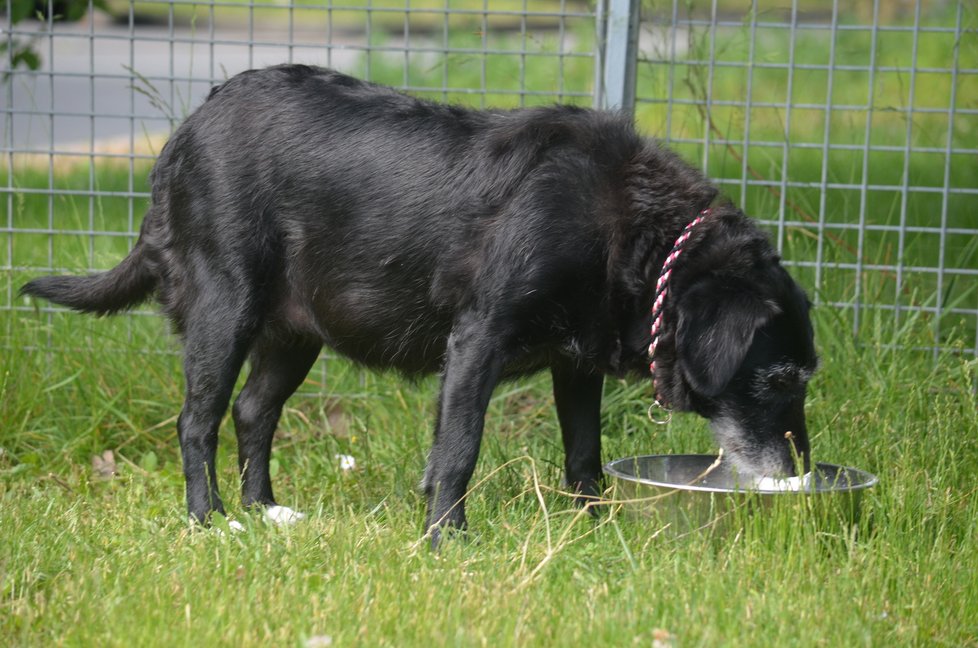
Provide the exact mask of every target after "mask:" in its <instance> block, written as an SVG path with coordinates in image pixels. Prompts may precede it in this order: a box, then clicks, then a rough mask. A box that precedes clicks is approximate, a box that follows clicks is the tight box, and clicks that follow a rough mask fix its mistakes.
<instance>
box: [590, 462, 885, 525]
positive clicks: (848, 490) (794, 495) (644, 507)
mask: <svg viewBox="0 0 978 648" xmlns="http://www.w3.org/2000/svg"><path fill="white" fill-rule="evenodd" d="M604 472H605V474H607V475H608V476H609V477H610V478H611V481H612V484H613V486H614V492H613V498H614V500H615V501H618V502H620V504H621V506H622V508H623V510H624V511H626V512H629V513H633V514H637V515H640V516H643V517H652V518H654V519H655V520H656V521H657V522H658V523H660V524H661V525H662V526H661V527H660V529H661V530H662V531H664V532H666V533H667V534H668V535H676V534H683V533H688V532H690V531H694V530H696V529H700V528H711V529H728V528H730V527H734V526H737V527H739V526H740V524H738V522H742V521H743V520H744V519H745V518H744V517H742V516H741V513H747V514H753V513H754V512H756V511H757V510H758V509H763V508H767V507H771V506H774V505H782V504H789V505H796V504H799V503H800V504H802V505H805V506H808V507H809V508H810V510H812V511H813V512H816V513H818V514H819V515H822V516H825V519H826V521H832V522H836V521H838V522H841V523H842V524H844V525H851V524H855V523H857V522H858V521H859V519H860V514H861V500H862V494H863V492H864V491H865V490H866V489H869V488H872V487H873V486H875V485H876V483H877V481H878V480H877V478H876V476H875V475H871V474H870V473H868V472H865V471H862V470H858V469H856V468H848V467H845V466H836V465H833V464H826V463H818V464H816V465H815V469H814V470H813V471H812V473H811V477H810V478H809V479H808V480H806V483H805V485H804V486H801V487H799V488H798V489H797V490H792V489H788V490H786V489H783V488H771V487H766V486H763V485H762V486H759V485H758V484H759V483H763V482H760V481H759V479H758V478H757V477H755V476H751V475H744V474H738V473H737V471H736V470H735V469H734V468H733V466H732V464H731V463H730V462H724V461H719V462H718V461H717V456H716V455H646V456H640V457H626V458H624V459H617V460H615V461H612V462H611V463H609V464H607V465H606V466H605V467H604Z"/></svg>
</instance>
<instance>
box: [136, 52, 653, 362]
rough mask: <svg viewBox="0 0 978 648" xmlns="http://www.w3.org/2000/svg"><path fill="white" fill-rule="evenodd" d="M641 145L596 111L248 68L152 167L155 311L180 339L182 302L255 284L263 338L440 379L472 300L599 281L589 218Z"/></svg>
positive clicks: (614, 119) (597, 234)
mask: <svg viewBox="0 0 978 648" xmlns="http://www.w3.org/2000/svg"><path fill="white" fill-rule="evenodd" d="M642 145H643V144H642V142H641V140H640V139H639V138H638V137H637V136H636V135H635V134H634V132H633V130H632V128H631V126H630V125H629V124H628V122H627V120H626V119H624V118H621V117H618V116H615V115H609V114H606V113H596V112H593V111H589V110H582V109H575V108H570V107H566V106H564V107H557V106H554V107H548V108H536V109H527V110H516V111H471V110H466V109H462V108H458V107H454V106H445V105H441V104H435V103H429V102H425V101H422V100H419V99H416V98H412V97H408V96H405V95H403V94H400V93H397V92H395V91H393V90H390V89H389V88H385V87H382V86H376V85H372V84H368V83H365V82H362V81H358V80H355V79H351V78H350V77H346V76H343V75H340V74H337V73H335V72H332V71H329V70H323V69H319V68H311V67H307V66H282V67H276V68H269V69H267V70H262V71H255V72H250V73H246V74H242V75H239V76H237V77H235V78H233V79H231V80H230V81H228V82H227V83H225V84H224V85H222V86H219V87H218V88H216V89H215V90H214V91H213V92H212V93H211V96H210V97H209V99H208V100H207V101H206V102H205V103H204V105H202V106H201V107H200V108H199V109H198V110H197V111H196V112H195V113H194V114H193V115H191V117H190V118H188V119H187V121H186V122H185V123H184V124H183V125H182V126H181V127H180V128H179V129H178V130H177V132H176V133H175V134H174V135H173V137H172V138H171V140H170V141H169V143H168V144H167V146H166V147H165V149H164V151H163V153H162V155H161V156H160V159H159V161H158V163H157V165H156V167H155V169H154V172H153V176H152V178H153V201H154V214H158V215H159V218H160V222H159V224H158V225H157V226H156V227H155V229H156V230H157V231H156V238H157V239H158V245H156V246H154V249H155V252H154V254H153V255H151V256H152V257H153V259H154V262H155V264H156V266H157V267H158V271H157V274H158V276H159V277H160V282H159V291H158V292H159V298H160V301H161V303H162V304H163V306H164V309H165V311H166V313H167V314H168V315H169V316H170V317H171V319H173V321H174V322H175V323H176V324H177V328H178V329H179V330H181V331H182V330H184V328H185V325H186V318H187V311H188V308H190V306H189V305H188V304H187V303H186V301H187V299H188V296H189V295H191V293H192V292H194V291H198V290H200V289H201V287H206V284H207V282H208V279H207V277H208V276H211V275H213V274H215V273H217V274H220V275H231V276H235V277H238V278H239V280H240V281H242V282H247V283H248V284H249V285H251V286H261V290H260V294H257V295H255V296H254V297H253V300H254V301H255V302H256V304H260V310H261V313H262V315H261V316H262V317H263V318H264V319H265V320H266V325H267V326H270V327H283V328H288V329H291V330H295V329H298V330H300V331H301V332H303V333H305V334H308V335H311V336H318V337H320V338H322V339H323V340H325V341H326V342H327V343H328V344H330V345H332V346H334V347H336V348H337V349H338V350H340V351H341V352H344V353H346V354H347V355H350V356H351V357H353V358H355V359H357V360H359V361H361V362H365V363H367V364H371V365H375V366H384V367H396V368H398V369H401V370H404V371H406V372H409V373H412V372H424V371H432V370H436V369H438V368H439V367H440V365H441V362H442V357H443V354H444V346H445V340H446V338H447V335H448V332H449V329H450V327H451V324H452V321H453V319H454V317H455V314H456V313H457V312H458V311H459V309H460V308H463V307H468V306H470V305H471V303H472V302H473V301H474V300H478V299H483V298H491V299H495V300H497V301H498V300H499V299H501V298H502V297H503V296H505V295H507V294H509V295H510V296H519V295H532V293H533V292H534V291H535V290H536V288H537V286H535V285H534V282H545V283H547V284H548V286H547V287H548V289H549V288H551V286H550V284H552V283H554V282H566V283H567V284H568V288H570V287H571V286H573V287H574V288H575V289H580V288H581V286H580V282H579V281H578V280H577V279H578V278H579V277H586V278H587V281H589V282H592V283H593V280H592V278H593V277H594V274H595V273H594V268H593V267H590V266H589V265H588V262H589V261H590V262H592V263H593V264H601V263H603V261H602V257H601V255H602V254H603V253H604V250H602V249H601V248H602V246H603V241H605V240H607V239H608V238H609V235H610V228H611V225H612V224H611V223H608V222H602V220H601V219H600V218H599V217H598V215H599V213H602V212H604V211H606V208H607V206H608V205H609V204H611V203H612V202H613V201H614V200H615V197H614V192H615V191H617V190H619V189H620V188H619V187H617V186H616V185H615V182H616V180H615V176H616V175H620V171H621V168H622V167H623V166H624V165H625V164H626V163H627V161H628V158H629V157H630V156H634V155H635V154H636V152H637V150H638V149H640V147H641V146H642ZM514 219H518V224H516V223H514V222H513V221H514ZM582 241H583V242H584V244H583V245H582V244H581V242H582ZM540 255H544V256H546V257H547V259H546V262H545V263H540V258H539V257H540ZM527 264H536V265H539V272H537V273H536V275H535V270H534V269H533V268H528V267H527ZM199 270H203V273H202V274H201V273H199V272H198V271H199ZM598 274H599V275H600V274H601V273H600V272H599V273H598ZM477 284H478V285H477ZM593 288H594V289H595V290H597V289H599V287H598V286H594V287H593ZM549 292H552V291H551V290H548V293H549ZM515 301H519V300H515ZM525 302H526V303H523V304H522V305H516V307H525V308H534V305H533V304H532V303H530V302H532V299H527V300H525ZM257 308H258V306H256V309H257ZM556 324H557V323H554V322H540V326H541V327H546V328H548V329H552V328H553V327H554V326H555V325H556Z"/></svg>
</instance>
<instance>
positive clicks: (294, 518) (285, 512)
mask: <svg viewBox="0 0 978 648" xmlns="http://www.w3.org/2000/svg"><path fill="white" fill-rule="evenodd" d="M265 519H266V520H268V521H269V522H271V523H272V524H277V525H279V526H291V525H293V524H295V523H297V522H299V521H300V520H304V519H306V514H305V513H300V512H299V511H294V510H292V509H290V508H289V507H288V506H279V505H277V504H276V505H275V506H269V507H268V508H266V509H265Z"/></svg>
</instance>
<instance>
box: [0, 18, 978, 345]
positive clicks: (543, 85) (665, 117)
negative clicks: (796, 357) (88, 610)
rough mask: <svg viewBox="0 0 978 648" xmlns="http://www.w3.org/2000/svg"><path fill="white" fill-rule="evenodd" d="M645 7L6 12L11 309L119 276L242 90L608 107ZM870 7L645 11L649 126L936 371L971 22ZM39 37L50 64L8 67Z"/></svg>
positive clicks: (971, 178)
mask: <svg viewBox="0 0 978 648" xmlns="http://www.w3.org/2000/svg"><path fill="white" fill-rule="evenodd" d="M638 4H639V3H637V2H633V1H630V0H604V1H602V2H598V3H591V2H584V1H577V0H540V1H533V2H530V1H529V0H508V1H507V2H503V3H499V2H489V1H488V0H443V1H439V0H348V1H347V2H337V3H330V2H325V3H312V2H310V3H309V4H301V3H294V2H244V1H242V2H238V1H231V0H227V1H213V0H212V1H206V2H194V1H192V0H146V1H139V2H129V3H128V4H121V3H119V4H115V5H112V6H113V7H115V8H114V10H113V14H112V15H111V16H109V15H107V14H105V13H103V12H100V11H97V10H95V9H94V8H91V7H90V10H89V11H88V12H87V14H86V15H85V16H84V17H83V18H82V19H81V20H79V21H77V22H73V23H67V22H62V21H59V20H53V19H51V18H47V19H44V20H34V19H28V20H22V21H19V22H16V23H15V22H14V21H13V20H12V17H11V15H9V13H8V14H7V15H4V16H2V17H0V26H2V29H3V33H2V34H0V46H2V45H3V44H4V43H5V44H6V47H5V48H4V49H3V50H2V51H0V55H2V57H0V65H3V66H5V67H4V69H3V78H2V81H0V92H2V93H3V96H2V97H0V109H2V111H3V120H2V127H0V128H2V130H3V133H2V137H0V142H2V151H0V153H2V156H0V157H2V159H3V169H0V174H2V178H0V194H2V196H0V204H2V205H3V208H4V209H5V211H6V214H5V215H4V217H3V218H2V219H0V239H2V240H0V273H3V275H4V280H3V284H4V285H3V287H2V288H0V294H2V297H0V309H3V310H8V311H17V310H22V311H27V310H33V309H34V308H35V307H36V306H35V305H32V304H28V303H25V302H22V301H20V300H19V299H18V298H17V297H16V287H17V285H18V284H19V283H20V282H21V281H23V280H24V279H26V278H28V277H30V276H34V275H37V274H41V273H44V272H49V271H68V272H78V271H80V270H96V269H104V268H106V267H111V265H113V264H114V263H115V262H117V261H118V259H119V258H121V256H122V255H123V254H124V253H125V250H126V249H127V248H128V246H129V245H130V244H131V242H132V241H133V240H134V238H135V236H136V232H138V225H139V222H140V220H141V217H142V212H143V210H144V209H145V206H146V202H147V199H148V187H147V185H146V174H147V172H148V168H149V165H150V164H151V162H152V160H153V159H154V158H155V155H156V154H157V153H158V152H159V149H160V147H161V146H162V143H163V142H164V141H165V138H166V135H167V134H168V133H169V132H170V131H171V130H172V129H173V128H174V127H175V125H176V124H178V123H179V122H180V120H181V119H182V118H183V117H185V116H186V115H187V114H188V113H189V112H190V111H192V110H193V108H194V107H195V106H197V105H199V104H200V102H201V101H202V100H203V97H205V96H206V93H207V92H208V91H209V90H210V88H211V86H212V85H213V84H215V83H220V82H221V81H223V80H224V79H226V78H228V77H230V76H232V75H233V74H235V73H237V72H239V71H242V70H244V69H249V68H254V67H262V66H265V65H269V64H275V63H281V62H286V61H289V62H303V63H314V64H320V65H326V66H329V67H333V68H337V69H340V70H342V71H345V72H349V73H351V74H354V75H356V76H360V77H363V78H367V79H370V80H374V81H378V82H381V83H385V84H388V85H392V86H395V87H398V88H402V89H404V90H407V91H409V92H412V93H415V94H418V95H420V96H424V97H427V98H432V99H435V100H440V101H451V102H458V103H464V104H467V105H474V106H501V107H513V106H525V105H533V104H546V103H554V102H565V103H566V102H570V103H577V104H580V105H592V104H599V105H606V104H607V101H606V99H607V98H606V97H605V96H603V93H604V91H605V90H606V88H611V87H615V88H618V91H619V92H623V90H621V86H622V79H625V80H626V85H627V78H628V75H627V74H626V72H625V71H623V70H614V69H609V65H608V62H609V61H616V60H621V59H620V57H618V55H619V54H620V52H621V47H620V46H621V43H620V42H619V41H620V39H621V38H622V37H623V36H622V34H626V33H633V32H628V31H627V30H625V31H622V30H621V29H619V30H618V31H613V30H611V29H610V28H609V27H608V25H609V23H611V22H612V20H614V19H616V18H617V17H618V16H620V14H616V13H615V12H620V11H621V10H622V7H625V11H638V8H637V6H638ZM864 4H865V6H863V5H862V4H859V5H857V6H855V7H850V6H848V5H845V4H843V5H840V3H839V2H838V0H821V1H819V0H808V1H805V2H803V3H802V2H799V0H786V1H785V2H783V3H780V4H777V5H771V6H769V5H768V4H767V3H764V2H760V1H757V2H754V3H753V4H751V3H747V4H745V3H734V2H732V1H721V0H714V1H712V2H692V3H688V2H685V1H680V0H662V1H661V2H659V1H652V2H650V1H649V0H646V2H645V3H644V5H643V6H642V8H641V13H640V14H638V15H640V17H641V19H642V20H641V25H640V29H639V30H638V45H639V54H638V59H637V63H635V61H634V60H632V63H635V68H636V69H635V71H634V73H635V74H636V76H637V84H636V86H635V93H634V94H635V96H636V105H635V111H636V119H637V122H638V124H639V127H640V128H641V129H642V130H643V131H645V132H647V133H649V134H651V135H655V136H657V137H660V138H662V139H663V140H664V141H665V142H666V143H667V144H669V145H671V146H672V147H674V148H676V149H677V150H679V152H680V153H681V154H683V155H684V156H685V157H686V158H687V159H689V160H690V161H692V162H694V163H695V164H697V165H699V166H701V167H702V168H703V169H704V170H705V171H706V172H707V173H708V174H709V175H710V176H711V177H713V178H714V179H715V180H716V181H717V182H718V183H719V184H720V186H721V187H722V189H723V190H724V192H726V193H727V194H728V195H729V196H730V197H731V198H732V199H733V200H735V201H736V202H738V203H740V204H742V205H743V206H744V208H745V210H746V211H747V212H748V213H750V214H752V215H754V216H756V217H758V218H759V219H761V221H762V222H763V223H764V224H765V225H766V226H767V227H769V228H770V230H771V232H772V236H773V238H774V240H775V241H776V243H777V244H778V246H779V248H781V249H782V250H783V253H784V255H785V258H786V260H787V262H788V263H789V265H792V266H793V267H794V272H795V274H796V275H797V276H798V277H799V278H800V280H801V281H802V283H803V284H804V285H805V286H806V288H808V289H809V290H810V292H811V293H812V294H813V296H814V298H815V301H816V302H817V303H818V304H819V305H824V306H829V307H834V308H838V309H840V311H841V312H844V313H847V314H848V315H849V316H850V318H851V326H852V327H853V330H854V331H855V332H857V333H858V332H859V330H860V329H861V327H863V326H864V325H865V323H866V322H865V320H866V319H867V317H873V316H876V315H874V314H878V313H886V314H887V317H892V318H894V319H895V320H897V321H901V320H904V319H909V318H917V320H916V322H917V323H916V325H917V326H923V327H924V328H926V329H927V330H929V331H930V338H929V341H927V342H926V343H925V344H924V346H926V347H928V348H930V349H933V350H934V352H937V351H938V350H940V349H941V348H944V347H946V346H947V345H948V344H950V341H951V340H952V339H954V340H957V341H958V344H959V345H960V340H961V337H962V336H963V337H964V338H965V343H964V350H965V351H967V352H970V353H975V354H978V249H976V248H978V243H975V241H978V211H976V210H975V209H974V205H975V204H976V199H978V172H976V171H975V167H976V164H975V162H976V154H978V135H976V134H978V95H976V91H975V90H973V89H971V88H972V87H975V86H978V79H976V76H978V31H976V27H978V19H976V11H975V9H974V8H972V7H970V5H968V4H967V3H966V2H964V1H963V0H961V1H959V2H957V3H954V2H940V3H929V2H925V1H924V0H918V1H917V2H916V3H904V4H901V5H900V7H901V8H902V9H899V10H893V9H891V8H890V7H889V4H888V3H885V2H881V1H880V0H874V2H872V3H864ZM745 7H747V9H746V10H745ZM53 8H54V3H53V2H52V0H48V3H47V14H48V15H51V14H52V13H53ZM633 20H634V17H633ZM633 24H634V23H633ZM606 30H607V31H606ZM606 34H607V38H609V39H610V41H607V42H606ZM626 37H627V36H626ZM28 41H29V42H31V43H32V46H33V49H34V51H36V52H37V53H38V54H39V55H40V57H41V65H40V66H39V67H38V68H37V69H28V68H27V67H25V66H14V65H13V63H14V61H13V54H12V52H13V51H14V49H15V45H17V44H22V43H25V42H28ZM611 50H614V51H613V54H614V56H606V53H607V51H611ZM614 65H617V64H614ZM611 67H613V66H611ZM612 77H614V78H612ZM609 80H610V82H609ZM595 89H597V92H595ZM596 95H597V96H596ZM625 107H626V109H627V107H628V106H627V105H626V106H625ZM42 308H43V309H45V310H47V311H48V312H51V313H57V312H58V310H57V309H54V308H50V307H48V306H43V307H42Z"/></svg>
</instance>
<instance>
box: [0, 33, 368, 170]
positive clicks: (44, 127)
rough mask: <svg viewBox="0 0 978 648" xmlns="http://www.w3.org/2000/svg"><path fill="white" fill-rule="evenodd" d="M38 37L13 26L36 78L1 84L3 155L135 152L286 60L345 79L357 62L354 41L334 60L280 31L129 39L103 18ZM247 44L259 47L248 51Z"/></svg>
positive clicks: (311, 42)
mask: <svg viewBox="0 0 978 648" xmlns="http://www.w3.org/2000/svg"><path fill="white" fill-rule="evenodd" d="M40 27H41V26H40V25H38V24H37V23H33V22H25V23H22V24H20V25H17V29H19V30H31V29H34V30H38V31H37V34H38V37H37V39H36V41H35V49H36V51H37V52H38V53H39V54H40V55H41V57H42V60H43V62H42V66H41V69H40V70H38V71H37V72H30V71H28V70H25V69H22V68H18V70H17V71H16V72H15V73H14V75H13V77H12V81H11V84H10V85H9V86H8V85H7V84H0V110H2V111H3V112H4V113H10V116H9V117H8V118H7V119H4V121H3V123H2V124H0V146H2V147H3V148H5V149H6V148H9V147H11V146H12V147H13V148H14V150H16V151H32V152H38V153H47V152H49V151H51V150H55V151H58V150H70V151H78V150H80V151H87V150H90V148H91V147H92V146H93V143H94V147H95V149H96V150H103V149H105V148H110V149H112V148H122V149H127V147H128V143H129V140H130V135H132V137H133V139H134V140H135V141H137V142H138V141H140V140H145V139H146V136H147V135H157V134H160V133H164V134H165V133H168V132H169V131H170V128H171V123H173V122H174V121H176V122H179V121H180V120H181V119H182V118H183V117H185V116H186V115H187V114H189V113H190V112H191V111H192V110H193V108H195V107H196V106H198V105H199V104H200V103H201V102H202V101H203V99H204V97H206V96H207V93H208V92H209V91H210V88H211V85H212V80H213V81H216V82H220V81H221V80H223V79H225V78H228V77H230V76H232V75H234V74H236V73H238V72H241V71H243V70H247V69H250V68H253V67H262V66H265V65H272V64H276V63H282V62H285V61H290V60H291V61H295V62H302V63H313V64H320V65H326V64H330V65H332V66H333V67H336V68H339V69H344V68H349V67H352V66H353V65H355V63H356V62H357V60H358V58H359V56H360V54H359V52H358V51H357V50H351V49H343V48H344V47H348V46H350V45H355V44H356V42H357V40H358V39H356V38H355V37H346V40H347V42H345V43H343V42H338V41H337V40H336V39H335V38H334V40H333V41H332V45H333V49H332V51H331V52H330V51H329V48H327V47H326V35H325V34H323V33H321V32H314V31H303V30H302V29H294V30H293V33H292V34H291V35H290V34H289V32H288V31H287V30H285V29H282V28H280V27H279V28H260V27H257V26H256V27H255V29H254V31H253V32H252V33H249V32H248V31H247V29H231V30H228V29H223V30H215V31H213V32H211V31H210V30H209V29H206V28H198V29H197V30H196V31H194V30H192V29H190V28H183V29H176V30H171V29H169V28H167V27H156V26H137V27H135V28H134V30H133V31H130V28H129V27H128V26H125V25H123V26H120V25H116V24H113V23H111V22H110V21H109V20H108V19H107V18H96V20H94V21H93V22H92V23H89V22H88V21H87V20H86V21H83V22H81V23H76V24H73V25H55V28H54V31H53V32H51V33H45V32H43V31H41V29H40ZM5 37H6V35H5V34H4V35H0V38H4V39H5ZM249 40H254V41H257V42H256V44H255V45H253V46H250V47H249V46H248V44H247V43H248V41H249ZM290 42H291V43H292V47H291V48H290V47H289V46H288V43H290ZM0 65H2V66H6V63H5V62H4V63H2V64H0ZM4 71H6V69H4Z"/></svg>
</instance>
